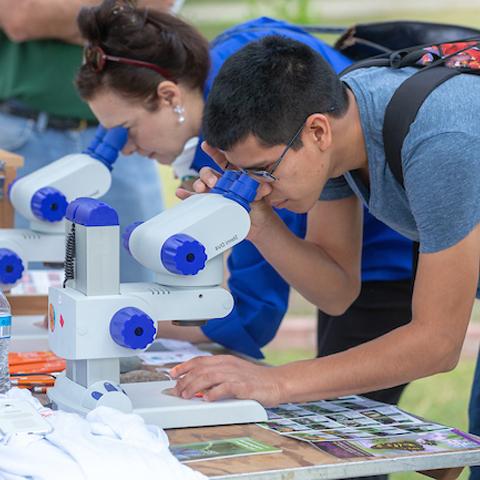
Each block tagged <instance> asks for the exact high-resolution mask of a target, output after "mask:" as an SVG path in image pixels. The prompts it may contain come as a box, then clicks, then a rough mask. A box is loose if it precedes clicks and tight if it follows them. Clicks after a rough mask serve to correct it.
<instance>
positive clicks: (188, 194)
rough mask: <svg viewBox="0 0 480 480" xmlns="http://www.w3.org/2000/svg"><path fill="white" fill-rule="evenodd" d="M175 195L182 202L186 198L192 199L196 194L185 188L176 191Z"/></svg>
mask: <svg viewBox="0 0 480 480" xmlns="http://www.w3.org/2000/svg"><path fill="white" fill-rule="evenodd" d="M175 195H176V196H177V198H179V199H180V200H185V199H186V198H188V197H191V196H192V195H195V192H189V191H188V190H185V189H184V188H177V190H176V191H175Z"/></svg>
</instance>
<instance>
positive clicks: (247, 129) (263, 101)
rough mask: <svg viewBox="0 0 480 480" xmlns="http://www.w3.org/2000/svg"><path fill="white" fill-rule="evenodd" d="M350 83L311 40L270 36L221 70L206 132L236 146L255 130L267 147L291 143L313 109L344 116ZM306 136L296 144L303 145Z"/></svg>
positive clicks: (217, 143)
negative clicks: (337, 73) (314, 47)
mask: <svg viewBox="0 0 480 480" xmlns="http://www.w3.org/2000/svg"><path fill="white" fill-rule="evenodd" d="M347 107H348V96H347V93H346V88H345V86H344V85H343V83H342V82H341V81H340V80H339V78H338V77H337V75H336V74H335V72H334V71H333V70H332V68H331V67H330V65H329V64H328V63H327V62H326V61H325V60H324V59H323V58H322V57H321V55H319V54H318V53H316V52H315V51H314V50H312V49H311V48H310V47H308V46H307V45H305V44H303V43H301V42H297V41H295V40H292V39H289V38H286V37H283V36H276V35H274V36H267V37H264V38H263V39H261V40H259V41H255V42H252V43H250V44H248V45H246V46H245V47H243V48H242V49H241V50H239V51H238V52H237V53H235V54H234V55H232V56H231V57H230V58H229V59H228V60H227V61H226V62H225V63H224V65H223V67H222V68H221V70H220V72H219V74H218V75H217V77H216V79H215V81H214V83H213V86H212V89H211V91H210V94H209V96H208V99H207V103H206V106H205V111H204V117H203V135H204V137H205V139H206V140H207V142H208V143H209V144H210V145H212V146H213V147H217V148H220V149H222V150H230V149H231V148H232V147H233V146H234V145H235V144H237V143H238V142H239V141H241V140H244V139H245V138H246V137H247V136H248V135H250V134H253V135H255V137H257V139H258V140H259V141H260V143H262V144H263V145H265V146H268V147H270V146H275V145H280V144H287V143H288V141H289V140H290V139H291V138H292V137H293V136H294V134H295V132H296V131H297V130H298V129H299V128H300V126H301V124H302V122H304V121H305V120H306V119H307V117H308V116H309V115H311V114H312V113H323V112H327V111H329V110H331V109H334V110H333V112H332V113H331V115H332V116H336V117H339V116H342V115H344V113H345V111H346V109H347ZM300 145H301V141H300V139H298V141H297V142H296V143H295V144H294V145H293V147H294V148H299V146H300Z"/></svg>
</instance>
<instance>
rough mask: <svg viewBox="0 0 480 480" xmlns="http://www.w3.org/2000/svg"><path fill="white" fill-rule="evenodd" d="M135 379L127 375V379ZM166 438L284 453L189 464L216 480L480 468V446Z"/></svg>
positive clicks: (182, 434) (251, 432) (253, 433)
mask: <svg viewBox="0 0 480 480" xmlns="http://www.w3.org/2000/svg"><path fill="white" fill-rule="evenodd" d="M130 374H133V375H132V376H131V377H130V378H128V380H127V378H123V379H122V382H123V381H127V383H128V382H131V381H134V382H135V381H152V380H160V379H162V378H160V374H159V373H158V370H157V369H156V368H152V367H150V368H149V367H146V366H144V365H142V366H141V367H140V370H134V371H131V372H130ZM130 374H127V377H128V376H129V375H130ZM139 375H140V376H139ZM142 376H145V378H142ZM122 377H123V375H122ZM39 398H40V399H41V401H42V402H43V403H47V402H48V400H47V398H46V397H45V396H44V395H39ZM426 421H428V419H426ZM166 433H167V435H168V437H169V439H170V443H171V444H182V443H192V442H207V441H211V440H224V439H227V438H238V437H251V438H254V439H256V440H260V441H262V442H265V443H267V444H268V445H271V446H273V447H277V448H280V449H281V450H282V451H281V452H279V453H267V454H258V455H245V456H238V457H231V458H222V459H211V460H202V461H196V462H191V463H188V465H189V466H190V467H191V468H193V469H195V470H198V471H200V472H201V473H203V474H205V475H206V476H208V477H210V478H214V479H215V480H221V479H222V480H223V479H225V480H227V479H228V480H233V479H243V480H247V479H248V480H277V479H278V480H310V479H311V480H313V479H339V478H349V477H361V476H367V475H376V474H385V473H394V472H404V471H421V472H422V473H425V474H427V475H429V476H431V477H434V478H436V479H441V480H451V479H455V478H457V477H458V475H460V473H461V471H462V470H463V467H465V466H469V465H480V447H479V448H478V449H472V450H460V451H449V452H443V453H441V452H440V453H409V454H408V455H399V456H389V457H388V458H385V457H383V458H379V457H373V458H372V457H362V458H351V459H343V458H342V459H341V458H337V457H334V456H332V455H329V454H327V453H325V452H323V451H321V450H319V449H317V448H315V447H313V446H312V445H310V444H308V443H307V442H303V441H300V440H295V439H293V438H288V437H286V436H284V435H280V434H278V433H275V432H272V431H270V430H267V429H265V428H261V427H259V426H257V425H255V424H244V425H228V426H215V427H196V428H181V429H169V430H166Z"/></svg>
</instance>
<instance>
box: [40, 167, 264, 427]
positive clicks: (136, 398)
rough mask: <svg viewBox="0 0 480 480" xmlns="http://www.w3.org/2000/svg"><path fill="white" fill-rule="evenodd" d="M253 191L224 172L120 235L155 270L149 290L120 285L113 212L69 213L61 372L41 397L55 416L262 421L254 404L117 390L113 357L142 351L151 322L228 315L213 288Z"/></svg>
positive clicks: (81, 206)
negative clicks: (103, 409) (58, 412)
mask: <svg viewBox="0 0 480 480" xmlns="http://www.w3.org/2000/svg"><path fill="white" fill-rule="evenodd" d="M257 187H258V183H257V182H256V181H255V180H253V179H251V178H249V177H248V175H246V174H240V173H239V172H233V171H229V172H226V173H225V174H224V175H223V176H222V177H221V178H220V179H219V181H218V183H217V186H216V188H215V189H214V190H212V191H211V192H210V193H206V194H197V195H193V196H191V197H190V198H188V199H186V200H184V201H183V202H181V203H179V204H178V205H176V206H175V207H173V208H171V209H169V210H166V211H164V212H162V213H161V214H159V215H157V216H155V217H153V218H152V219H150V220H148V221H146V222H144V223H140V224H137V225H134V226H133V227H132V228H130V229H127V232H126V234H125V235H124V238H123V240H124V245H125V246H126V247H127V248H128V250H129V251H130V253H131V254H132V255H133V257H134V258H135V259H136V260H137V261H138V262H139V263H141V264H142V265H144V266H145V267H147V268H149V269H151V270H153V271H155V272H156V282H155V283H126V284H120V282H119V227H118V217H117V214H116V212H115V210H114V209H113V208H111V207H110V206H108V205H107V204H105V203H102V202H100V201H98V200H94V199H91V198H80V199H77V200H76V201H74V202H72V203H71V204H70V205H69V206H68V209H67V215H66V219H67V222H66V223H67V225H66V228H67V232H68V235H67V254H66V256H67V258H66V273H67V277H66V278H67V281H66V285H65V287H64V288H50V292H49V313H50V319H49V320H50V322H49V323H50V325H49V344H50V348H51V349H52V350H53V351H54V352H55V353H56V354H57V355H58V356H60V357H63V358H65V359H67V369H66V373H65V375H63V376H60V377H58V378H57V380H56V382H55V386H54V387H53V388H51V389H49V390H48V396H49V398H50V399H51V400H52V401H53V402H54V403H55V404H56V405H57V406H58V408H61V409H63V410H67V411H74V412H77V413H81V414H86V413H87V412H88V411H89V410H91V409H92V408H95V407H96V406H98V405H107V406H111V407H114V408H117V409H120V410H122V411H125V412H135V413H138V414H140V415H141V416H142V417H144V418H145V420H146V421H147V422H148V423H153V424H157V425H159V426H161V427H163V428H177V427H192V426H204V425H223V424H232V423H250V422H258V421H265V420H266V419H267V416H266V413H265V410H264V409H263V407H262V406H261V405H260V404H259V403H257V402H255V401H253V400H224V401H218V402H206V401H203V400H202V399H201V398H194V399H191V400H185V399H182V398H178V397H175V396H172V395H170V394H169V393H168V390H169V389H170V388H171V387H172V386H173V385H174V383H175V382H174V381H168V380H167V381H155V382H142V383H129V384H122V385H120V368H119V363H120V358H123V357H132V356H135V355H137V354H138V353H140V352H142V351H144V350H145V349H146V348H147V347H148V346H149V345H150V344H151V343H152V342H153V341H154V339H155V336H156V322H157V321H172V320H173V321H176V323H180V324H181V323H185V324H189V323H190V322H191V321H192V320H198V319H202V320H208V319H211V318H219V317H220V318H222V317H225V316H227V315H228V314H229V313H230V311H231V310H232V308H233V298H232V296H231V294H230V292H228V291H227V290H225V289H224V288H222V287H221V284H222V281H223V276H224V264H223V253H224V252H225V251H226V250H228V249H229V248H231V247H233V246H234V245H236V244H237V243H239V242H241V241H242V240H243V239H244V238H245V237H246V236H247V234H248V231H249V229H250V216H249V210H250V207H249V203H250V202H251V201H252V200H253V199H254V198H255V194H256V190H257Z"/></svg>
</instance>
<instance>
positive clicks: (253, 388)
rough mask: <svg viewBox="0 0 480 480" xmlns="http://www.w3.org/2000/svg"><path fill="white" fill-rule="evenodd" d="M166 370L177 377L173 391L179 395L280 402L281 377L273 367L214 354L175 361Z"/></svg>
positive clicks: (270, 403)
mask: <svg viewBox="0 0 480 480" xmlns="http://www.w3.org/2000/svg"><path fill="white" fill-rule="evenodd" d="M170 374H171V376H172V378H175V379H177V385H176V386H175V388H174V389H173V393H174V394H175V395H177V396H179V397H181V398H187V399H188V398H193V397H194V396H195V394H198V393H200V392H201V393H202V394H203V399H204V400H207V401H215V400H221V399H225V398H239V399H243V400H246V399H248V400H257V401H258V402H260V403H261V404H262V405H264V406H265V407H274V406H276V405H278V404H279V403H281V378H280V371H279V369H278V368H276V367H265V366H261V365H255V364H253V363H250V362H247V361H246V360H242V359H240V358H237V357H233V356H230V355H215V356H213V357H197V358H194V359H192V360H189V361H188V362H185V363H182V364H181V365H177V366H176V367H174V368H172V370H171V371H170Z"/></svg>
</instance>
